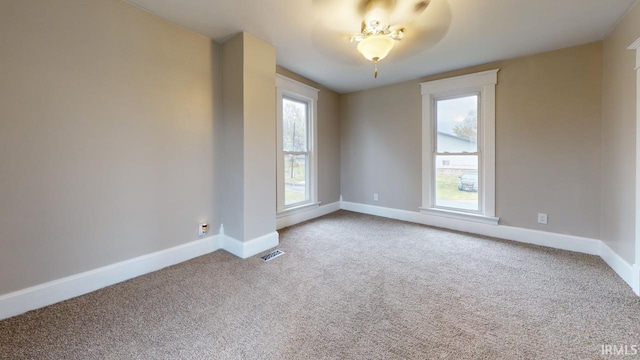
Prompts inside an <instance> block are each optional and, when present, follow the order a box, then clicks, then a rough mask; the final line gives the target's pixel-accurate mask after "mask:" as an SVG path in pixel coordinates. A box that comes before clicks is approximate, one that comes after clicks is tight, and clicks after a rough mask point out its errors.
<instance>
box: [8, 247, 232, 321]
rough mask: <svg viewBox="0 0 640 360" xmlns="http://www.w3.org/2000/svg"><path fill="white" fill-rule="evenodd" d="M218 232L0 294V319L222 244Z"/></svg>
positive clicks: (154, 269) (127, 278)
mask: <svg viewBox="0 0 640 360" xmlns="http://www.w3.org/2000/svg"><path fill="white" fill-rule="evenodd" d="M223 236H224V235H222V236H221V235H215V236H210V237H206V238H203V239H199V240H196V241H192V242H189V243H186V244H183V245H178V246H175V247H172V248H169V249H165V250H161V251H157V252H154V253H151V254H146V255H142V256H138V257H135V258H133V259H128V260H124V261H121V262H117V263H115V264H111V265H107V266H103V267H100V268H97V269H93V270H89V271H85V272H82V273H79V274H75V275H71V276H67V277H64V278H61V279H58V280H53V281H49V282H47V283H44V284H40V285H36V286H31V287H28V288H26V289H22V290H18V291H14V292H11V293H8V294H4V295H2V296H0V320H1V319H5V318H8V317H11V316H15V315H19V314H22V313H24V312H27V311H29V310H34V309H38V308H41V307H44V306H47V305H51V304H55V303H57V302H60V301H63V300H67V299H70V298H73V297H76V296H80V295H83V294H87V293H90V292H92V291H95V290H98V289H101V288H103V287H106V286H109V285H113V284H117V283H119V282H122V281H125V280H129V279H132V278H134V277H137V276H140V275H144V274H148V273H151V272H154V271H157V270H160V269H162V268H165V267H167V266H171V265H175V264H177V263H180V262H183V261H187V260H190V259H193V258H195V257H198V256H202V255H205V254H208V253H211V252H214V251H216V250H218V249H220V248H222V244H223Z"/></svg>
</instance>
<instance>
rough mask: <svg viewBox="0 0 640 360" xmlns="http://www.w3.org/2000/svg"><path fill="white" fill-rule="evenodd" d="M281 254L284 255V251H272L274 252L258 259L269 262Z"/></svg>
mask: <svg viewBox="0 0 640 360" xmlns="http://www.w3.org/2000/svg"><path fill="white" fill-rule="evenodd" d="M282 254H284V251H282V250H274V251H272V252H270V253H268V254H267V255H265V256H261V257H260V259H262V260H264V261H269V260H272V259H274V258H277V257H278V256H280V255H282Z"/></svg>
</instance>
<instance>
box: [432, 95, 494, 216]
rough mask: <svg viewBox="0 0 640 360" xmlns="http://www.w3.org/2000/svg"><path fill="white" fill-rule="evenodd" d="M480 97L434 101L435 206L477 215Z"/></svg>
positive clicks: (478, 197) (459, 97)
mask: <svg viewBox="0 0 640 360" xmlns="http://www.w3.org/2000/svg"><path fill="white" fill-rule="evenodd" d="M478 100H479V94H477V93H474V94H466V95H458V96H455V97H446V98H436V99H434V109H435V114H434V118H435V120H436V121H434V126H435V131H434V133H435V138H434V145H435V146H434V152H433V157H434V161H433V162H432V164H433V165H434V169H433V174H434V177H433V184H434V185H433V192H434V195H435V196H434V206H435V207H440V208H447V209H453V210H457V211H471V212H478V211H480V209H481V206H480V199H481V198H482V197H481V192H482V186H481V185H482V184H481V181H480V178H479V176H478V174H479V172H480V171H481V169H480V163H479V156H480V147H479V144H478V130H479V126H478V125H479V121H478V114H479V113H480V111H479V101H478Z"/></svg>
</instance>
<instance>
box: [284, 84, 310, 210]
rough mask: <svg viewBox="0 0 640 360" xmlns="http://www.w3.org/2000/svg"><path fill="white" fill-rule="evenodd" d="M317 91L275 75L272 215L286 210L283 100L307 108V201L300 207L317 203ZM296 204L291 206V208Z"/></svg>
mask: <svg viewBox="0 0 640 360" xmlns="http://www.w3.org/2000/svg"><path fill="white" fill-rule="evenodd" d="M319 91H320V90H318V89H316V88H313V87H311V86H308V85H306V84H303V83H301V82H298V81H295V80H293V79H289V78H288V77H286V76H283V75H280V74H276V153H277V154H276V155H277V156H276V169H277V172H276V173H277V176H276V187H277V188H276V213H282V212H284V211H286V210H287V208H286V207H285V205H284V191H283V189H284V158H283V151H282V141H283V140H282V121H283V120H282V117H283V109H282V99H283V97H285V96H288V97H291V98H294V99H299V100H302V101H305V102H307V104H308V111H309V114H308V117H309V119H308V121H309V129H308V132H309V133H308V136H309V144H307V145H308V149H307V150H308V153H309V158H308V161H309V164H308V165H309V173H308V179H307V185H308V191H309V200H308V201H306V202H304V203H302V205H304V204H313V203H316V202H317V201H318V200H317V199H318V151H317V149H318V92H319ZM297 205H298V204H294V207H295V206H297Z"/></svg>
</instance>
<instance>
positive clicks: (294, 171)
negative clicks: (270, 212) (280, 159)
mask: <svg viewBox="0 0 640 360" xmlns="http://www.w3.org/2000/svg"><path fill="white" fill-rule="evenodd" d="M307 164H308V162H307V155H290V154H285V155H284V205H285V206H287V205H291V204H295V203H299V202H303V201H308V200H309V191H308V188H307V174H308V169H307Z"/></svg>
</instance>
